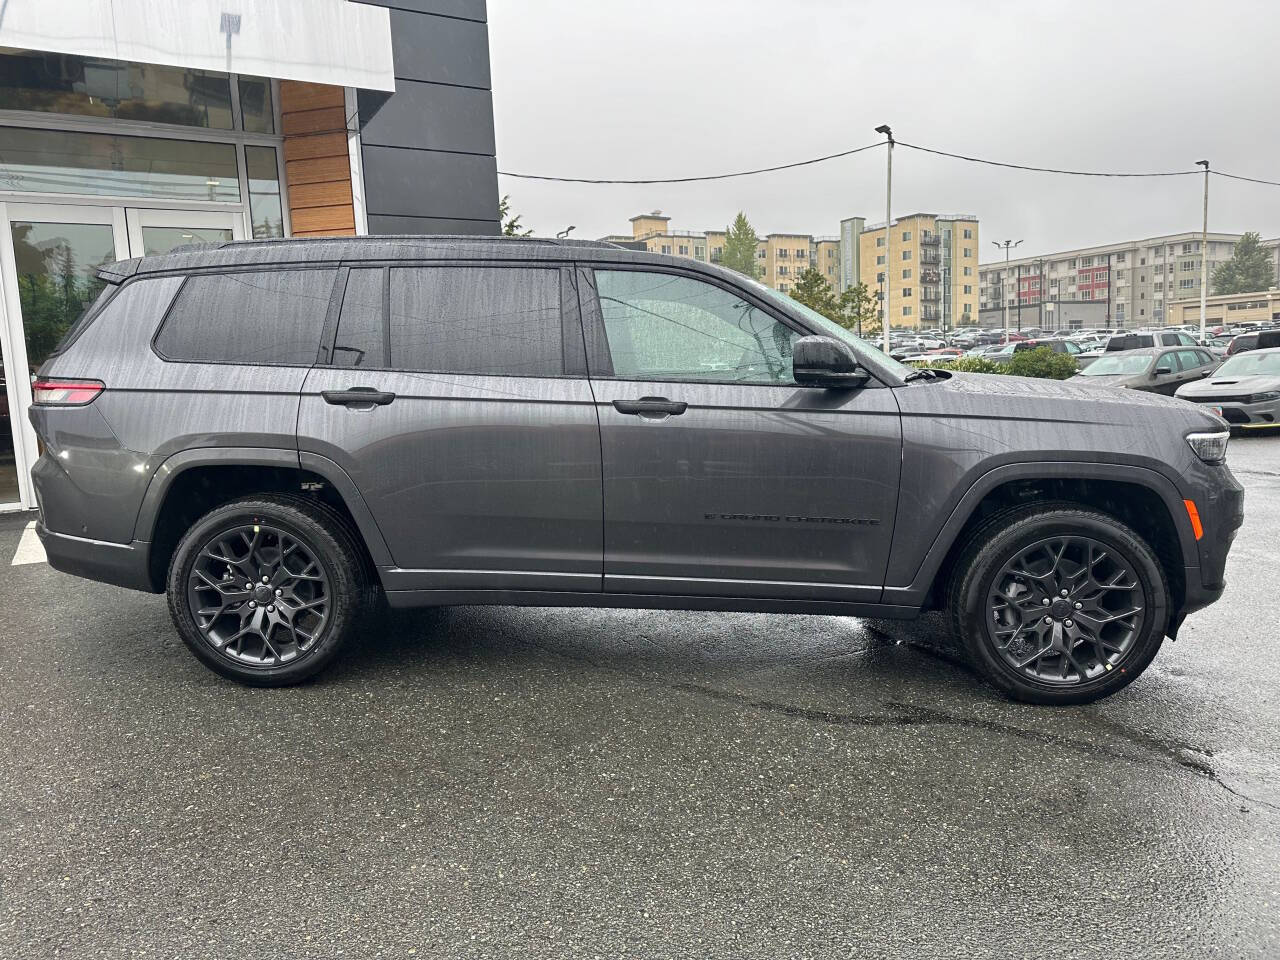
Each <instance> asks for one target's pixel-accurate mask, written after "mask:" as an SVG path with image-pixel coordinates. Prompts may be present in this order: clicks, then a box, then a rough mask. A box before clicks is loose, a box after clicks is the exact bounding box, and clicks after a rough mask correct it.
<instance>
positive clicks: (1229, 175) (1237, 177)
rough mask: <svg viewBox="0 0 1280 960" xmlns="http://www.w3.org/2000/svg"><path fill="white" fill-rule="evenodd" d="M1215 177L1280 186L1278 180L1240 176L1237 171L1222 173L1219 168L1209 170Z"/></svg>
mask: <svg viewBox="0 0 1280 960" xmlns="http://www.w3.org/2000/svg"><path fill="white" fill-rule="evenodd" d="M1209 172H1210V173H1211V174H1213V175H1214V176H1215V177H1227V178H1228V179H1230V180H1243V181H1245V182H1246V183H1265V184H1266V185H1267V186H1269V187H1280V180H1259V179H1258V178H1257V177H1242V176H1240V175H1239V174H1238V173H1223V172H1222V171H1221V170H1212V169H1211V170H1210V171H1209Z"/></svg>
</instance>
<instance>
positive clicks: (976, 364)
mask: <svg viewBox="0 0 1280 960" xmlns="http://www.w3.org/2000/svg"><path fill="white" fill-rule="evenodd" d="M939 366H941V367H942V368H943V369H946V370H954V371H956V372H957V373H1004V367H1002V366H1001V365H1000V364H998V363H996V362H995V361H994V360H988V359H987V358H986V357H956V358H955V359H954V360H949V361H947V362H946V363H943V364H939Z"/></svg>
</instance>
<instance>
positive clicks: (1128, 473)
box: [883, 462, 1199, 611]
mask: <svg viewBox="0 0 1280 960" xmlns="http://www.w3.org/2000/svg"><path fill="white" fill-rule="evenodd" d="M1050 499H1052V500H1065V501H1070V502H1072V503H1078V504H1081V505H1082V506H1089V507H1093V508H1095V509H1098V510H1101V511H1102V512H1104V513H1107V514H1109V515H1111V516H1114V517H1116V518H1117V519H1118V520H1120V521H1121V522H1123V523H1125V524H1126V525H1128V526H1130V527H1132V528H1133V529H1134V530H1135V531H1136V532H1138V533H1139V534H1141V535H1142V536H1143V537H1144V539H1146V540H1147V541H1148V542H1149V543H1150V544H1151V546H1152V549H1154V550H1155V552H1156V555H1157V556H1158V557H1159V558H1160V562H1161V565H1162V566H1163V567H1164V569H1165V573H1166V575H1167V576H1168V578H1169V585H1170V589H1171V590H1172V591H1173V593H1174V596H1173V597H1172V598H1171V599H1172V606H1173V609H1174V610H1175V611H1176V610H1178V609H1180V608H1181V606H1182V603H1183V599H1184V597H1185V590H1186V574H1187V569H1188V568H1195V567H1198V566H1199V557H1198V552H1197V549H1196V542H1195V537H1194V534H1193V533H1192V531H1191V526H1190V521H1189V520H1187V519H1186V511H1185V507H1184V506H1183V502H1182V495H1181V494H1180V493H1179V492H1178V489H1177V488H1176V487H1175V486H1174V484H1173V482H1172V481H1171V480H1170V479H1169V478H1168V477H1166V476H1164V475H1163V474H1161V473H1159V472H1157V471H1155V470H1151V469H1148V468H1146V467H1136V466H1131V465H1118V464H1107V463H1075V462H1071V463H1060V462H1046V463H1021V464H1007V465H1005V466H1002V467H997V468H995V469H993V470H990V471H988V472H987V473H985V474H984V475H983V476H981V477H980V478H978V480H977V481H975V482H974V483H973V485H972V486H971V487H970V488H969V490H968V492H966V493H965V494H964V496H962V497H961V498H960V500H959V502H958V503H957V504H956V506H955V508H954V509H953V510H952V512H951V514H950V516H948V518H947V520H946V522H945V523H944V524H943V526H942V528H941V530H940V531H939V532H938V535H937V536H936V537H935V539H934V541H933V543H932V545H931V546H930V547H929V550H928V551H927V552H926V554H925V555H924V557H923V558H922V560H921V561H920V565H919V567H918V569H917V571H916V574H915V576H914V577H913V578H912V580H911V582H910V583H909V584H907V585H904V586H890V585H887V584H886V586H885V592H884V597H883V602H885V603H895V604H899V603H901V604H910V605H915V606H921V607H924V608H933V607H936V606H937V605H938V603H940V601H941V595H942V592H943V590H944V588H945V585H946V583H947V581H948V579H949V577H950V576H951V572H952V570H953V569H954V564H955V562H956V560H957V559H958V557H959V555H960V553H962V552H963V549H964V547H965V546H966V545H967V543H968V538H969V534H970V533H972V532H973V531H974V530H975V529H976V528H977V526H978V525H980V524H981V523H982V522H983V520H985V519H986V518H987V517H989V516H991V514H992V513H994V512H996V511H998V510H1001V509H1005V508H1007V507H1011V506H1016V505H1018V504H1022V503H1027V502H1034V501H1035V500H1050Z"/></svg>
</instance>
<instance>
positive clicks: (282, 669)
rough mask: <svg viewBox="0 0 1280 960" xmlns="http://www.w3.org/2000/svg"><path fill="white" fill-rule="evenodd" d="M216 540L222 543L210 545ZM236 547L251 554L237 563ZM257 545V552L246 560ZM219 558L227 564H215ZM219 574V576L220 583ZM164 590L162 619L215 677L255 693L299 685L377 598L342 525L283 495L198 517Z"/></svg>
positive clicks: (324, 511)
mask: <svg viewBox="0 0 1280 960" xmlns="http://www.w3.org/2000/svg"><path fill="white" fill-rule="evenodd" d="M273 536H274V537H275V544H276V546H275V548H274V553H273V552H272V551H273V548H272V537H273ZM219 538H225V539H224V540H223V541H222V542H221V543H220V544H218V545H217V546H216V547H215V546H214V544H215V543H216V542H217V541H218V539H219ZM241 542H243V543H244V545H245V549H247V550H248V551H249V552H248V555H247V557H245V558H239V557H238V555H237V554H236V548H235V545H236V544H237V543H241ZM255 543H257V544H259V547H258V549H259V551H260V553H259V554H255V553H253V550H254V544H255ZM206 548H209V549H210V551H211V552H205V551H206ZM224 553H225V554H228V555H229V562H223V554H224ZM215 554H216V557H217V559H215ZM258 556H265V557H266V560H265V561H264V563H265V565H264V563H255V562H251V561H253V558H254V557H258ZM273 557H278V560H276V562H275V563H274V564H273V563H272V558H273ZM304 562H305V563H306V564H307V565H306V566H305V568H304V567H303V563H304ZM198 564H199V565H200V566H199V569H197V565H198ZM215 568H217V569H215ZM218 569H225V573H224V574H223V575H222V576H221V577H220V576H218ZM251 569H252V571H253V573H252V574H251V573H249V571H250V570H251ZM264 570H265V571H266V576H267V578H268V581H270V582H269V583H263V584H262V587H259V586H258V584H259V583H262V578H261V577H259V576H257V574H258V573H262V572H263V571H264ZM233 571H234V576H232V573H233ZM300 571H302V572H300ZM202 574H203V576H202ZM211 578H212V579H211ZM318 578H319V579H318ZM166 586H167V591H166V592H167V594H168V600H169V613H170V615H171V616H172V617H173V622H174V624H175V625H176V626H177V628H178V633H179V634H180V635H181V636H182V639H183V642H184V643H186V645H187V647H188V648H189V649H190V650H191V652H192V653H194V654H195V655H196V656H197V657H198V658H199V659H200V660H201V661H202V662H203V663H204V664H205V666H207V667H209V668H210V669H211V670H214V671H215V672H217V673H219V674H221V675H222V676H224V677H228V678H230V679H232V680H238V681H240V682H241V683H245V684H249V685H252V686H260V687H280V686H287V685H289V684H294V683H299V682H301V681H303V680H306V679H307V678H309V677H312V676H314V675H315V674H317V673H319V672H320V671H321V670H323V669H324V668H325V667H326V666H327V665H328V664H329V663H330V662H331V661H332V660H333V658H334V657H335V656H337V654H338V652H339V651H340V650H341V649H342V646H343V644H345V643H346V642H347V641H348V640H349V639H350V638H351V636H352V634H353V633H355V632H356V630H357V628H358V626H359V624H360V623H361V622H362V619H363V616H364V613H365V611H366V609H367V608H368V606H369V604H370V601H371V599H372V598H373V597H374V596H375V595H376V591H375V590H374V589H373V587H372V586H371V578H370V575H369V570H368V564H367V562H366V560H365V558H364V554H363V551H362V550H361V549H360V548H359V546H358V545H357V542H356V539H355V534H354V532H353V531H352V530H351V529H350V528H349V526H348V524H347V523H346V522H345V520H344V518H343V517H342V516H341V515H340V514H338V513H336V512H335V511H333V510H331V509H329V508H327V507H325V506H324V505H322V504H319V503H316V502H315V501H310V500H307V499H305V498H302V497H293V496H288V495H285V494H261V495H257V496H251V497H246V498H244V499H241V500H234V501H232V502H230V503H226V504H223V505H222V506H220V507H216V508H214V509H213V510H211V511H209V512H208V513H207V514H205V515H204V516H203V517H201V518H200V519H199V520H197V521H196V522H195V523H194V524H193V525H192V527H191V529H190V530H188V531H187V532H186V534H185V535H184V536H183V537H182V539H181V540H180V541H179V543H178V546H177V549H176V550H175V551H174V554H173V559H172V560H171V562H170V564H169V574H168V577H167V584H166ZM241 588H244V589H241ZM258 592H263V593H264V596H261V597H259V596H257V593H258ZM266 592H269V593H271V594H272V596H265V593H266ZM241 597H242V598H243V599H237V598H241ZM275 598H281V599H275ZM198 603H199V604H208V603H216V604H218V605H219V606H218V609H219V610H220V611H225V612H221V613H220V614H218V615H214V616H202V615H201V614H202V613H204V612H206V611H209V610H212V609H214V608H213V607H211V606H205V605H202V606H197V604H198ZM277 605H279V607H278V609H279V612H276V610H277ZM248 608H253V609H252V610H250V609H248ZM267 610H271V611H272V612H271V613H270V614H268V613H267ZM285 611H289V612H288V615H287V617H286V615H285ZM246 618H249V621H248V622H249V623H250V627H249V629H248V630H246V629H244V626H245V624H246V622H247V621H246ZM268 619H270V623H268V622H267V621H268ZM286 621H287V622H286ZM254 623H256V624H257V627H254V626H253V624H254ZM308 629H311V630H312V633H308V632H307V630H308ZM264 632H265V635H264ZM232 633H234V634H235V636H234V637H232V638H231V640H230V641H229V642H228V637H229V636H230V635H231V634H232ZM241 635H243V636H241ZM237 638H238V639H237ZM302 638H306V639H305V640H304V639H302Z"/></svg>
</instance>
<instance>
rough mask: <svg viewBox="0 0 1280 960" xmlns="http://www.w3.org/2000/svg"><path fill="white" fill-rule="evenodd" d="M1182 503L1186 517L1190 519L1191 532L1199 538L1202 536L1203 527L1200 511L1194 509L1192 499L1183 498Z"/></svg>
mask: <svg viewBox="0 0 1280 960" xmlns="http://www.w3.org/2000/svg"><path fill="white" fill-rule="evenodd" d="M1182 505H1183V506H1184V507H1186V508H1187V519H1189V520H1190V521H1191V532H1192V533H1194V534H1195V535H1196V539H1197V540H1199V539H1200V538H1201V537H1203V536H1204V527H1203V526H1202V525H1201V523H1200V511H1199V510H1197V509H1196V502H1195V501H1194V500H1183V501H1182Z"/></svg>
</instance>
